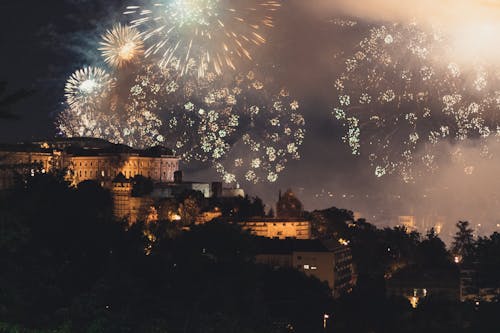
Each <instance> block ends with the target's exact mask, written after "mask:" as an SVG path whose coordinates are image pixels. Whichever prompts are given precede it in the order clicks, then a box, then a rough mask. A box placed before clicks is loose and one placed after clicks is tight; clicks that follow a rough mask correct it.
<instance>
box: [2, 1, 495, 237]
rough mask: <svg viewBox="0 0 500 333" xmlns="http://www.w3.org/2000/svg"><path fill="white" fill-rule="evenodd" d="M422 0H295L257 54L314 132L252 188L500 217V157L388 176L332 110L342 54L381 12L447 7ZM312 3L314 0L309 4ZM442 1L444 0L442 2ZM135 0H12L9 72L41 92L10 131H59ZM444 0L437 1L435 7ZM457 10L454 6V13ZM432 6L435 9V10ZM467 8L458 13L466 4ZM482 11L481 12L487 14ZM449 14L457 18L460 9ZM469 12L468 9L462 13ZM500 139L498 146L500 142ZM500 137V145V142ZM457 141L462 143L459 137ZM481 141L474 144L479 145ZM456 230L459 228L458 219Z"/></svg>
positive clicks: (310, 203) (490, 221) (376, 210)
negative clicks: (275, 173) (68, 97)
mask: <svg viewBox="0 0 500 333" xmlns="http://www.w3.org/2000/svg"><path fill="white" fill-rule="evenodd" d="M445 2H446V1H443V2H437V1H436V2H429V1H419V2H414V4H418V5H416V6H415V7H414V8H413V7H411V6H410V7H409V8H407V7H408V4H406V2H405V5H407V7H406V8H402V7H401V6H400V5H399V4H398V2H394V1H379V2H377V1H371V0H363V1H347V0H331V1H325V0H313V1H304V0H289V1H283V6H282V8H281V10H280V12H279V14H278V15H277V18H276V27H275V28H274V29H272V30H271V35H270V36H269V40H268V43H267V44H266V45H265V46H264V47H263V48H262V49H261V50H258V52H257V55H256V62H257V63H262V64H267V65H268V64H273V65H275V66H276V68H277V69H278V70H276V71H275V72H273V73H269V75H273V76H275V79H276V81H277V82H278V83H281V84H283V83H286V85H287V86H288V87H289V88H290V91H291V93H292V94H294V95H295V96H297V98H298V99H299V101H300V102H301V111H302V112H303V114H304V115H305V118H306V124H307V135H306V140H305V143H304V145H303V146H302V148H301V155H302V159H301V160H300V161H293V162H290V164H289V165H288V167H287V170H286V171H285V172H284V174H283V175H282V177H281V178H280V180H279V181H278V182H277V183H276V184H268V183H264V184H259V185H250V184H248V183H242V186H243V187H244V188H245V189H246V191H247V192H248V193H249V194H251V195H259V196H261V197H263V198H264V199H265V201H266V203H268V204H270V203H272V202H273V201H274V200H275V198H276V197H277V193H278V190H279V189H286V188H292V189H293V190H294V191H295V192H296V193H297V194H298V196H299V198H300V199H301V200H302V201H303V202H304V203H305V206H306V208H307V209H316V208H326V207H330V206H333V205H335V206H338V207H343V208H349V209H352V210H354V211H359V212H361V213H363V215H364V216H365V217H366V218H367V219H368V220H370V221H374V222H376V223H381V224H383V223H389V222H390V220H393V219H394V217H397V216H398V215H421V216H434V217H436V216H445V217H446V221H447V223H448V224H450V225H451V224H453V223H455V221H456V220H457V219H459V218H460V219H469V220H471V221H472V222H473V223H475V224H477V223H482V224H483V225H486V226H488V227H485V230H484V232H485V233H486V232H487V231H490V230H491V229H492V228H494V227H495V226H496V224H497V223H499V222H500V216H498V214H497V211H498V201H497V199H496V197H495V195H494V194H495V193H496V192H497V189H498V188H499V187H498V185H499V184H497V182H498V181H497V180H496V179H497V178H498V177H496V176H495V175H496V174H498V167H497V166H498V158H492V159H488V160H484V161H483V160H481V161H478V163H477V165H476V166H475V167H476V170H477V171H476V173H475V174H474V175H473V176H470V177H467V176H466V175H464V174H463V172H461V170H459V169H458V168H457V167H456V166H454V165H452V164H450V165H443V166H441V168H440V170H439V171H437V172H436V173H435V174H434V175H429V176H426V177H423V178H422V179H417V181H416V183H415V184H404V183H402V182H401V180H400V179H398V178H397V177H385V178H383V179H378V178H376V177H375V176H374V174H373V170H372V169H371V168H370V166H369V165H368V162H367V161H366V160H364V159H362V158H355V157H354V156H352V155H351V153H350V151H349V149H348V147H347V146H346V145H345V144H344V143H343V142H342V140H341V137H342V134H343V133H342V128H341V126H340V125H339V124H338V123H336V122H335V121H334V119H333V118H332V116H331V106H332V103H333V101H334V99H335V98H336V96H335V90H334V89H333V82H334V80H335V77H336V75H338V73H339V70H340V69H341V68H342V66H343V64H342V63H339V62H338V61H336V58H335V55H338V54H340V53H348V52H349V50H350V49H352V48H353V47H354V46H355V44H356V42H357V41H358V40H359V39H360V37H361V36H364V35H365V34H366V31H367V29H366V26H367V25H368V24H371V23H373V22H377V21H382V20H386V19H390V20H407V19H408V16H409V15H408V14H407V12H408V11H411V9H412V8H413V9H414V11H413V13H414V14H415V15H421V14H425V13H429V10H432V9H433V11H432V13H433V15H437V14H436V13H435V11H439V10H441V9H442V8H441V7H439V6H438V5H437V4H438V3H445ZM305 3H307V4H305ZM433 3H434V4H433ZM130 4H132V3H131V2H130V1H118V0H106V1H104V0H58V1H55V0H52V1H33V0H29V1H22V2H15V1H2V2H1V3H0V9H1V11H2V13H4V15H3V19H2V20H1V21H0V25H1V27H0V28H1V29H0V31H1V32H0V38H1V41H2V46H3V47H2V52H1V53H0V60H1V62H0V63H1V64H2V72H1V74H0V80H2V81H7V82H8V87H9V90H10V91H14V90H16V89H21V88H24V89H33V90H34V91H35V94H34V95H33V96H32V97H30V98H29V99H27V100H25V101H23V102H22V103H19V104H18V105H17V106H16V107H15V109H14V112H15V113H16V114H17V115H18V116H19V119H17V120H1V121H0V141H3V142H14V141H26V140H30V139H34V138H43V137H51V136H54V135H55V134H56V131H55V128H54V125H53V121H54V117H55V116H56V115H57V113H58V112H61V111H62V110H63V108H64V105H63V103H64V96H63V95H64V84H65V80H66V79H67V77H68V76H69V75H70V74H71V73H73V72H74V71H75V70H76V69H78V68H81V67H82V66H85V65H90V64H92V65H95V64H97V65H99V64H100V62H101V61H102V60H101V59H100V56H99V53H98V51H97V50H96V49H97V47H96V45H97V43H98V41H99V36H100V35H101V34H102V33H103V32H104V31H105V30H106V29H108V28H110V26H112V25H113V23H115V22H117V21H119V20H121V21H122V22H124V23H125V22H126V21H125V19H126V18H124V17H123V16H122V15H121V12H122V11H123V8H124V7H125V6H126V5H130ZM433 6H434V7H433ZM452 14H453V11H449V12H447V15H449V16H450V17H452V16H453V15H452ZM433 15H430V16H433ZM457 15H458V14H457ZM478 15H480V13H479V14H478ZM341 16H343V17H349V18H353V19H354V20H356V21H358V25H357V27H356V28H355V29H351V30H349V31H343V30H342V29H338V27H336V26H335V25H334V24H332V19H334V18H337V17H341ZM450 17H448V16H447V17H446V18H447V19H449V20H450V21H453V19H455V18H456V17H452V18H450ZM457 17H458V18H459V15H458V16H457ZM495 147H497V146H495ZM495 147H494V148H495ZM449 149H453V147H449ZM473 150H474V148H470V150H467V149H466V150H465V153H466V154H467V153H469V152H470V153H471V154H473V153H474V152H473ZM184 169H185V170H187V176H186V177H185V178H187V179H197V180H212V179H217V177H218V176H217V175H216V174H215V172H214V171H213V170H210V169H208V168H199V167H198V166H196V167H193V166H192V165H185V166H184ZM450 231H453V230H452V229H450Z"/></svg>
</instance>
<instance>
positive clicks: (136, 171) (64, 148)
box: [0, 138, 244, 223]
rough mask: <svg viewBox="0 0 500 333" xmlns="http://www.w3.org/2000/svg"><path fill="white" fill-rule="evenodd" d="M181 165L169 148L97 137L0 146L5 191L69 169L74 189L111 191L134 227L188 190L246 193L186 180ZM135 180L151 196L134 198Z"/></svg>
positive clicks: (122, 214)
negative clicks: (84, 185) (94, 185)
mask: <svg viewBox="0 0 500 333" xmlns="http://www.w3.org/2000/svg"><path fill="white" fill-rule="evenodd" d="M179 162H180V158H179V157H177V156H174V155H173V153H172V151H171V150H169V149H167V148H164V147H153V148H149V149H142V150H141V149H133V148H131V147H128V146H125V145H119V144H113V143H111V142H108V141H106V140H102V139H97V138H56V139H52V140H44V141H34V142H30V143H21V144H3V145H0V190H5V189H8V188H10V187H12V186H13V185H14V182H15V179H16V176H17V175H21V176H30V175H31V176H34V175H35V174H36V173H46V172H51V171H63V170H64V171H65V172H66V174H65V175H66V179H67V180H68V181H69V182H70V183H71V184H72V185H78V184H79V183H80V182H82V181H86V180H92V181H96V182H98V183H99V184H100V185H101V186H103V187H105V188H107V189H109V190H110V191H111V193H112V195H113V201H114V212H115V216H116V217H117V218H119V219H127V220H128V221H129V223H135V222H136V221H137V220H145V219H149V218H152V217H153V216H155V214H154V213H153V211H154V210H155V209H157V206H158V203H159V202H160V201H162V200H165V199H171V198H175V197H176V196H177V195H179V194H182V192H185V191H191V190H192V191H199V192H201V193H202V195H203V196H204V197H205V198H211V197H213V196H217V197H225V196H238V195H240V196H244V191H243V189H240V188H238V189H226V188H223V187H222V183H218V182H214V183H206V182H205V183H204V182H186V181H183V179H182V172H181V171H179ZM136 176H143V177H144V178H145V179H149V180H150V181H151V183H152V186H153V188H152V191H151V192H150V193H147V194H141V195H134V194H133V191H134V183H133V181H132V179H134V177H136ZM174 215H175V214H174Z"/></svg>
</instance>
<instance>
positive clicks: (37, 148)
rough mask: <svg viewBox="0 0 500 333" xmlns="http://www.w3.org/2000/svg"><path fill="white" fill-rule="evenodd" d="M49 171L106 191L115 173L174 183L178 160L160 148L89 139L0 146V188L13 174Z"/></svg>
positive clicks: (4, 185) (9, 180) (73, 182)
mask: <svg viewBox="0 0 500 333" xmlns="http://www.w3.org/2000/svg"><path fill="white" fill-rule="evenodd" d="M52 170H67V180H69V181H70V182H71V183H72V184H73V185H76V184H78V183H80V182H82V181H85V180H95V181H98V182H99V183H101V184H102V185H103V186H105V187H107V188H110V187H111V186H112V184H111V183H112V181H113V179H114V178H115V177H116V176H117V175H118V174H119V173H122V174H123V175H124V176H125V177H126V178H133V177H134V176H136V175H142V176H144V177H147V178H151V179H152V181H153V182H158V183H163V182H173V181H174V172H176V171H177V170H179V158H178V157H176V156H173V154H172V152H171V151H170V150H169V149H166V148H163V147H154V148H150V149H146V150H137V149H133V148H130V147H127V146H123V145H116V144H112V143H110V142H107V141H105V140H101V139H93V138H73V139H71V138H70V139H54V140H51V141H39V142H33V143H27V144H15V145H2V146H0V189H6V188H9V187H10V186H12V184H13V182H14V177H15V174H16V173H21V174H29V173H31V174H33V173H38V172H41V173H45V172H49V171H52Z"/></svg>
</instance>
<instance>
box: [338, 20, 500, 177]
mask: <svg viewBox="0 0 500 333" xmlns="http://www.w3.org/2000/svg"><path fill="white" fill-rule="evenodd" d="M450 53H451V52H450V46H449V43H447V40H446V36H445V35H442V34H440V33H439V32H437V31H436V30H433V31H430V32H428V31H425V30H423V29H422V28H420V27H419V26H418V25H416V24H410V25H399V24H394V25H391V26H378V27H374V28H372V29H371V30H370V33H369V36H368V37H366V38H364V39H363V40H362V41H361V42H360V43H359V46H358V47H357V49H356V50H355V51H354V52H353V55H351V56H349V57H348V58H347V59H346V60H345V64H346V67H345V69H344V71H343V73H342V74H341V75H340V76H339V78H338V79H337V80H336V81H335V88H336V91H337V94H338V98H337V102H336V105H335V107H334V110H333V115H334V117H335V118H336V119H338V120H340V121H341V122H342V123H343V124H344V126H345V128H346V133H345V136H344V140H345V141H346V143H347V144H348V145H349V147H350V148H351V150H352V152H353V154H355V155H360V154H362V155H365V156H367V157H368V158H369V161H370V163H371V165H372V167H373V168H374V172H375V174H376V175H377V176H378V177H382V176H384V175H387V174H392V173H399V174H400V175H401V176H402V177H403V179H404V180H405V181H407V182H409V181H413V180H414V179H415V176H416V174H415V169H416V168H414V167H413V166H414V165H415V164H417V163H418V164H419V165H420V164H423V165H424V166H425V167H426V169H427V170H431V171H432V170H435V168H436V166H437V160H438V159H439V158H442V156H439V155H438V154H436V152H435V149H434V148H433V147H436V146H437V145H438V144H439V143H441V142H451V143H453V142H460V141H464V140H466V139H481V140H482V139H486V138H488V137H490V136H494V135H498V134H499V132H498V126H497V123H498V122H497V114H498V111H499V110H500V98H499V97H500V90H498V87H499V85H498V84H499V83H500V82H499V76H498V71H497V70H496V69H494V68H493V69H492V68H488V69H487V68H486V67H485V66H484V65H480V64H475V65H474V66H470V67H465V66H460V65H459V64H457V63H455V62H451V61H445V60H444V59H448V57H445V55H449V54H450ZM418 169H419V170H421V168H418Z"/></svg>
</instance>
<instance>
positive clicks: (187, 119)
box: [127, 65, 239, 162]
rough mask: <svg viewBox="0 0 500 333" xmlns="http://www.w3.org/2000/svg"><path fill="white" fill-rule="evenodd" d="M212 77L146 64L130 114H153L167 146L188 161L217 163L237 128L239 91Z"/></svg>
mask: <svg viewBox="0 0 500 333" xmlns="http://www.w3.org/2000/svg"><path fill="white" fill-rule="evenodd" d="M217 85H222V82H221V81H214V78H213V77H212V76H211V75H207V76H206V77H205V78H197V77H196V75H194V72H190V73H188V75H182V74H181V73H180V72H179V71H178V70H177V69H176V68H174V67H172V66H170V67H158V66H155V65H149V66H146V67H145V68H144V69H143V71H142V72H141V73H140V74H139V75H138V76H137V77H136V79H135V82H134V84H133V86H132V87H131V89H130V97H129V101H128V103H127V110H128V112H140V113H141V114H144V113H146V112H150V113H154V114H155V115H157V116H158V117H159V118H160V119H162V126H161V128H160V129H159V134H160V138H161V139H162V144H166V145H168V146H169V147H171V148H172V149H173V151H174V152H175V153H176V154H177V155H179V156H181V157H182V158H183V160H184V161H187V162H189V161H192V160H197V161H201V162H207V161H213V160H215V159H218V158H221V157H222V156H223V155H224V154H225V153H226V151H227V150H228V149H229V146H230V144H229V142H228V140H229V139H230V136H231V134H232V133H234V131H235V129H236V128H237V126H238V124H239V122H238V119H239V117H238V115H237V114H236V113H235V112H234V113H233V107H234V105H235V100H236V99H235V95H234V94H233V93H231V91H230V90H229V89H228V88H225V87H223V86H221V87H220V88H217Z"/></svg>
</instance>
